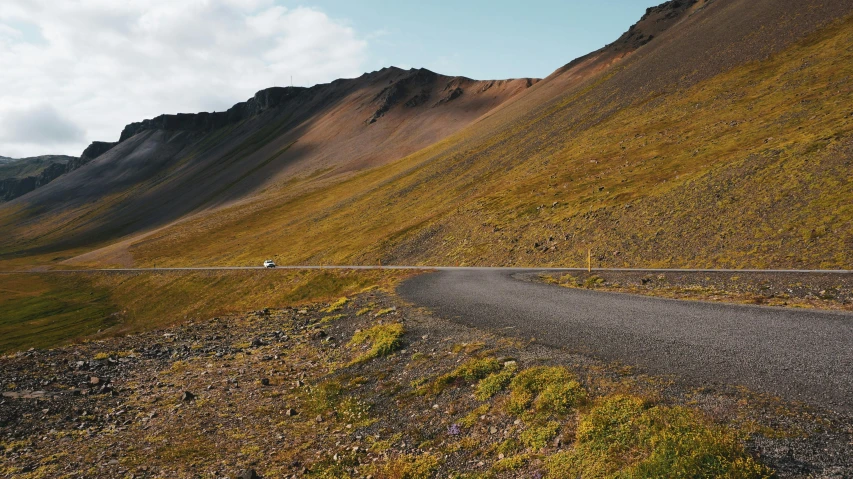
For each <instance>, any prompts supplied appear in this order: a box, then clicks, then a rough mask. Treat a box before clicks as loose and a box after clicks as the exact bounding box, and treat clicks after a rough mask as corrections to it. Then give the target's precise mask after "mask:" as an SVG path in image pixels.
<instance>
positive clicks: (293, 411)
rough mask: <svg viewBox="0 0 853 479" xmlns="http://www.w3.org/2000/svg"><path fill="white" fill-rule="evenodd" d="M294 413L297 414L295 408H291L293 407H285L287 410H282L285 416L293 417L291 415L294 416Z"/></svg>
mask: <svg viewBox="0 0 853 479" xmlns="http://www.w3.org/2000/svg"><path fill="white" fill-rule="evenodd" d="M296 414H297V412H296V409H293V408H287V410H286V411H284V415H285V416H290V417H293V416H295V415H296Z"/></svg>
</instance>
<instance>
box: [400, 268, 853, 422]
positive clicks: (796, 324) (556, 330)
mask: <svg viewBox="0 0 853 479" xmlns="http://www.w3.org/2000/svg"><path fill="white" fill-rule="evenodd" d="M517 276H518V271H517V270H490V269H454V270H442V271H438V272H435V273H431V274H425V275H420V276H416V277H413V278H411V279H409V280H407V281H406V282H404V283H403V284H401V285H400V287H399V288H398V290H397V292H398V293H399V294H400V295H401V296H402V297H403V298H405V299H406V300H408V301H411V302H413V303H415V304H418V305H421V306H425V307H427V308H430V309H432V310H434V311H435V312H436V313H438V314H439V315H440V316H442V317H445V318H447V319H451V320H454V321H457V322H460V323H463V324H466V325H469V326H474V327H479V328H487V329H492V330H501V332H502V333H504V334H510V335H514V336H518V337H521V338H536V340H537V341H538V342H540V343H543V344H546V345H549V346H555V347H560V348H565V349H567V350H569V351H573V352H578V353H582V354H586V355H590V356H593V357H596V358H600V359H603V360H606V361H618V362H621V363H624V364H630V365H636V366H639V367H641V368H643V369H644V370H646V371H647V372H649V373H652V374H674V375H676V376H678V377H680V378H682V379H683V380H686V381H688V382H689V383H693V384H697V385H701V384H705V383H709V382H710V383H714V382H716V383H726V384H734V385H743V386H746V387H748V388H750V389H752V390H754V391H759V392H767V393H771V394H775V395H778V396H780V397H782V398H784V399H787V400H794V401H802V402H805V403H808V404H811V405H815V406H820V407H825V408H829V409H833V410H836V411H843V412H852V411H853V314H849V313H836V312H824V311H813V310H795V309H781V308H768V307H758V306H740V305H731V304H717V303H704V302H688V301H676V300H668V299H661V298H651V297H644V296H636V295H628V294H618V293H605V292H597V291H588V290H577V289H567V288H562V287H559V286H553V285H547V284H543V283H538V282H530V281H522V280H520V279H518V278H517Z"/></svg>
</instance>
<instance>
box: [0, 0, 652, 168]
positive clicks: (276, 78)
mask: <svg viewBox="0 0 853 479" xmlns="http://www.w3.org/2000/svg"><path fill="white" fill-rule="evenodd" d="M2 3H3V5H2V8H0V156H8V157H24V156H34V155H41V154H68V155H75V156H77V155H79V154H80V153H81V152H82V150H83V149H84V148H85V147H86V145H88V144H89V143H90V142H91V141H94V140H103V141H115V140H117V139H118V135H119V133H120V132H121V129H122V128H123V127H124V125H125V124H127V123H130V122H132V121H139V120H142V119H145V118H151V117H154V116H157V115H159V114H162V113H178V112H196V111H221V110H225V109H227V108H228V107H230V106H231V105H233V104H234V103H236V102H238V101H243V100H245V99H247V98H249V97H250V96H251V95H252V94H253V93H254V92H255V91H257V90H260V89H263V88H267V87H270V86H274V85H279V86H281V85H287V84H289V83H290V77H291V75H293V77H294V78H293V81H294V83H295V84H297V85H303V86H310V85H313V84H316V83H324V82H329V81H332V80H334V79H336V78H346V77H356V76H359V75H360V74H362V73H363V72H365V71H372V70H376V69H379V68H381V67H383V66H389V65H395V66H400V67H404V68H411V67H426V68H430V69H432V70H434V71H437V72H440V73H444V74H451V75H465V76H469V77H472V78H478V79H486V78H510V77H522V76H536V77H542V76H546V75H548V74H549V73H550V72H551V71H553V70H555V69H556V68H558V67H560V66H562V65H563V64H565V63H568V62H569V61H570V60H572V59H573V58H576V57H578V56H580V55H583V54H585V53H587V52H589V51H592V50H595V49H597V48H600V47H601V46H603V45H604V44H606V43H609V42H610V41H613V40H615V39H616V38H617V37H618V36H619V34H621V33H622V32H623V31H625V30H626V29H627V27H628V26H630V25H631V24H632V23H633V22H635V21H636V20H637V19H639V17H640V16H641V15H642V13H643V11H644V10H645V8H646V7H647V6H648V5H650V4H652V3H656V2H655V1H654V0H611V1H609V2H589V1H588V0H585V1H582V2H581V1H569V0H540V1H539V2H518V1H517V0H513V1H496V0H492V1H469V2H457V1H446V0H438V1H430V2H401V1H390V0H361V1H357V0H314V1H312V0H305V1H304V2H292V1H288V0H133V1H116V0H2ZM596 3H606V4H607V5H595V4H596Z"/></svg>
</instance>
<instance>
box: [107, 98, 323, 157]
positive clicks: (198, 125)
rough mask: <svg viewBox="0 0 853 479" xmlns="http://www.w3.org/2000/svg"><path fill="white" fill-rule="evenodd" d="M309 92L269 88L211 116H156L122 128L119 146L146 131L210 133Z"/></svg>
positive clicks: (199, 114)
mask: <svg viewBox="0 0 853 479" xmlns="http://www.w3.org/2000/svg"><path fill="white" fill-rule="evenodd" d="M307 90H309V89H308V88H302V87H273V88H267V89H266V90H261V91H259V92H257V93H255V96H254V97H252V98H250V99H249V100H248V101H245V102H241V103H237V104H236V105H234V106H232V107H231V108H229V109H228V110H227V111H223V112H213V113H207V112H202V113H178V114H177V115H160V116H158V117H156V118H152V119H150V120H143V121H140V122H136V123H131V124H129V125H127V126H125V127H124V130H122V132H121V137H120V138H119V143H121V142H122V141H124V140H126V139H128V138H131V137H133V136H134V135H136V134H138V133H140V132H142V131H146V130H167V131H175V130H188V131H211V130H215V129H217V128H222V127H224V126H227V125H231V124H234V123H239V122H241V121H243V120H246V119H249V118H251V117H253V116H255V115H258V114H259V113H261V112H263V111H265V110H269V109H271V108H276V107H279V106H282V105H283V104H285V103H287V102H288V101H290V100H293V99H294V98H297V97H299V96H300V95H301V94H302V93H303V92H305V91H307Z"/></svg>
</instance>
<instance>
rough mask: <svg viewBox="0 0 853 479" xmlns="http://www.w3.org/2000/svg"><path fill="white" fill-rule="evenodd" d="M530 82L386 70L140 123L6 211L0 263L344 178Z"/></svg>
mask: <svg viewBox="0 0 853 479" xmlns="http://www.w3.org/2000/svg"><path fill="white" fill-rule="evenodd" d="M535 82H536V80H533V79H515V80H497V81H476V80H471V79H468V78H463V77H447V76H443V75H439V74H436V73H433V72H430V71H428V70H415V69H412V70H401V69H398V68H385V69H382V70H380V71H377V72H373V73H368V74H365V75H362V76H361V77H359V78H355V79H345V80H337V81H335V82H332V83H330V84H324V85H317V86H314V87H311V88H270V89H267V90H262V91H261V92H258V93H257V94H256V95H255V96H254V97H253V98H252V99H250V100H249V101H247V102H244V103H240V104H238V105H235V107H233V108H232V109H230V110H228V112H220V113H200V114H187V115H170V116H162V117H158V118H155V119H152V120H146V121H144V122H139V123H134V124H131V125H128V126H127V127H126V128H125V130H124V132H123V133H122V137H121V141H120V143H119V144H118V145H116V146H115V147H113V148H112V149H111V150H110V151H108V152H107V153H105V154H104V155H102V156H100V157H98V158H96V159H95V160H93V161H92V162H90V163H88V164H86V165H85V167H83V168H80V169H78V170H76V171H73V172H71V173H69V174H66V175H63V176H62V177H61V178H59V179H57V180H56V181H55V182H52V183H51V184H49V185H47V186H45V187H44V188H40V189H38V190H36V191H34V192H32V193H30V194H28V195H25V196H23V197H21V198H19V199H17V200H15V201H13V202H10V203H8V204H3V205H0V230H2V231H3V232H4V233H5V234H4V235H2V236H0V260H8V258H14V257H16V256H17V257H21V256H26V257H30V258H32V257H33V255H42V256H45V255H47V257H53V256H55V257H58V258H62V257H68V256H70V255H71V254H72V253H69V251H70V250H74V252H75V253H76V252H79V251H80V250H81V248H82V249H83V250H85V249H91V248H93V247H99V246H103V245H106V244H109V243H111V242H113V241H115V240H117V239H120V238H123V237H127V236H129V235H134V234H138V233H140V232H144V231H150V230H152V229H156V228H158V227H161V226H163V225H167V224H169V223H171V222H173V221H176V220H179V219H181V218H184V217H186V216H188V215H191V214H193V213H196V212H198V211H203V210H209V209H215V208H218V207H220V206H221V205H227V204H231V203H233V202H236V201H240V200H241V199H243V198H247V197H253V196H254V195H256V194H258V193H260V192H262V191H264V189H266V188H270V187H285V188H286V187H287V185H288V184H289V182H290V181H292V180H293V179H295V178H302V177H306V176H309V177H311V178H313V180H314V181H315V182H316V183H317V184H324V183H325V182H328V181H329V180H333V181H337V180H340V179H342V178H346V177H348V176H349V175H352V174H353V172H357V171H363V170H365V169H369V168H373V167H376V166H379V165H383V164H387V163H388V162H391V161H395V160H398V159H400V158H402V157H404V156H406V155H408V154H410V153H413V152H415V151H418V150H419V149H421V148H424V147H426V146H429V145H431V144H433V143H435V142H436V141H439V140H441V139H442V138H445V137H446V136H448V135H450V134H452V133H454V132H456V131H458V130H459V129H461V128H463V127H465V126H466V125H469V124H471V123H472V122H474V121H476V120H477V119H478V118H479V117H481V116H483V115H484V114H486V113H488V112H489V111H491V110H493V109H494V108H495V107H497V106H499V105H500V104H501V103H503V102H505V101H507V100H508V99H510V98H512V97H513V96H515V95H518V94H520V93H522V92H524V91H526V90H527V89H528V88H529V87H530V86H531V85H533V84H534V83H535Z"/></svg>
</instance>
